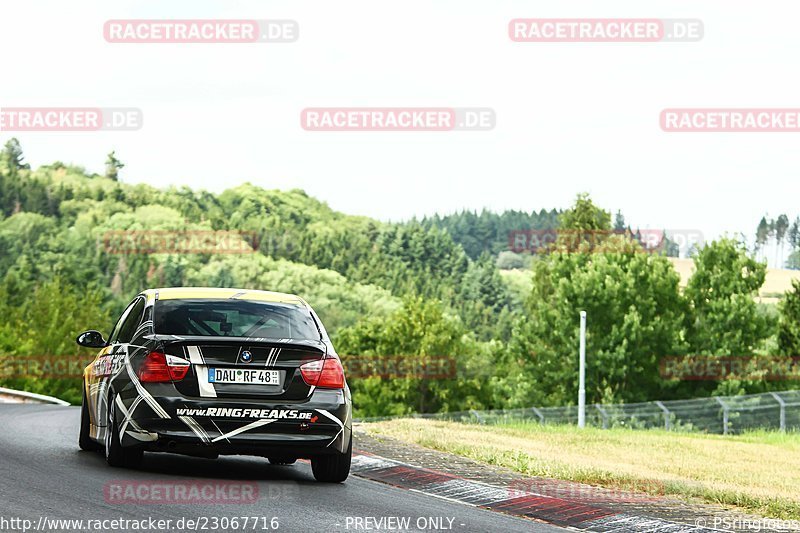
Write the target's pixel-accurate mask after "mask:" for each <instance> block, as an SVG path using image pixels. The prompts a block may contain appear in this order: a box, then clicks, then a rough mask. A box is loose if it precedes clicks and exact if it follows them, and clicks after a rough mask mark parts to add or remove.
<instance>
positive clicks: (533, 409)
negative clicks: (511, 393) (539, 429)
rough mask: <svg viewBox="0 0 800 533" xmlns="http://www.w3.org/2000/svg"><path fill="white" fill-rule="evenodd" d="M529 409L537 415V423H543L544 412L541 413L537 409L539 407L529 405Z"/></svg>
mask: <svg viewBox="0 0 800 533" xmlns="http://www.w3.org/2000/svg"><path fill="white" fill-rule="evenodd" d="M531 411H533V413H534V414H535V415H536V416H538V417H539V423H540V424H544V414H542V412H541V411H540V410H539V408H538V407H531Z"/></svg>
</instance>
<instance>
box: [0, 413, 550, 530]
mask: <svg viewBox="0 0 800 533" xmlns="http://www.w3.org/2000/svg"><path fill="white" fill-rule="evenodd" d="M79 417H80V409H79V408H78V407H60V406H50V405H31V404H25V405H23V404H0V531H22V526H24V525H25V523H24V522H22V520H30V521H31V522H30V523H29V524H28V526H29V527H30V528H32V529H31V530H35V529H33V528H35V527H37V526H40V529H39V531H83V530H85V531H98V530H97V529H89V526H92V525H101V526H108V529H100V531H106V530H107V531H112V530H124V529H122V528H119V527H118V528H116V529H112V526H113V524H112V523H110V522H106V523H105V524H89V523H86V522H85V523H84V527H83V528H80V527H79V526H78V525H77V524H75V523H73V524H72V525H69V524H63V526H64V527H62V528H58V524H53V523H52V522H51V521H52V520H54V519H56V520H70V519H74V520H113V519H127V520H147V519H148V518H151V517H152V518H153V519H155V520H158V519H161V520H171V521H172V522H171V524H170V528H169V529H165V530H166V531H186V530H194V528H193V527H190V526H191V525H189V524H186V522H185V521H186V520H198V519H199V520H198V523H197V529H198V530H201V531H202V530H203V526H205V527H206V528H207V529H206V530H207V531H223V530H224V531H271V530H272V529H264V527H265V526H266V527H267V528H271V527H272V525H274V524H275V523H276V522H273V521H272V519H273V518H276V519H277V525H278V531H292V532H294V531H298V532H305V531H321V532H326V533H335V532H338V531H455V532H473V531H474V532H492V533H494V532H497V533H500V532H503V533H505V532H509V533H511V532H523V531H524V532H532V531H533V532H539V531H542V532H545V531H546V532H551V531H565V530H564V529H561V528H558V527H554V526H549V525H545V524H540V523H537V522H533V521H529V520H524V519H520V518H513V517H510V516H506V515H503V514H499V513H495V512H492V511H487V510H483V509H477V508H474V507H470V506H467V505H463V504H459V503H456V502H450V501H447V500H443V499H439V498H434V497H430V496H426V495H424V494H420V493H416V492H413V491H408V490H403V489H398V488H394V487H391V486H388V485H384V484H381V483H377V482H373V481H368V480H365V479H361V478H358V477H355V476H351V477H350V478H349V479H348V480H347V481H346V482H345V483H344V484H339V485H329V484H322V483H317V482H316V481H314V478H313V476H312V475H311V467H310V465H308V464H307V463H297V464H295V465H292V466H273V465H270V464H269V463H268V462H267V460H266V459H262V458H256V457H240V456H231V457H221V458H220V459H217V460H210V459H200V458H193V457H184V456H179V455H173V454H145V459H144V462H143V464H142V466H141V467H140V468H139V469H137V470H126V469H116V468H111V467H109V466H108V465H106V463H105V459H104V458H103V457H102V455H101V454H99V453H93V452H82V451H80V450H79V449H78V444H77V433H78V421H79ZM208 480H214V482H234V483H239V482H241V483H244V482H249V481H252V482H255V483H256V484H257V487H258V488H257V493H258V498H257V499H256V500H255V502H254V503H249V504H248V503H235V504H233V503H211V504H209V503H207V502H204V503H169V504H165V503H150V502H148V501H141V499H136V498H134V499H135V500H136V501H134V502H133V503H131V502H126V503H117V502H109V501H107V495H109V494H110V493H109V492H108V491H109V490H110V489H109V486H110V485H109V484H113V485H116V486H119V485H120V484H123V485H124V484H126V483H128V482H147V483H148V484H151V485H152V484H153V483H156V484H159V485H160V484H169V483H186V482H195V481H196V482H201V483H202V482H206V481H208ZM126 486H127V485H126ZM250 486H251V487H252V485H250ZM104 487H105V490H106V491H105V492H104ZM45 517H46V518H45ZM223 517H225V518H227V519H230V518H232V517H259V520H258V522H257V525H256V528H255V529H253V526H254V523H255V520H254V518H249V519H248V520H249V521H248V523H247V524H245V523H244V521H243V518H240V521H239V524H238V525H237V526H236V527H232V525H233V524H232V523H229V524H223V522H222V521H218V522H216V525H217V527H216V528H212V526H213V525H215V523H214V520H215V519H217V520H218V519H220V518H223ZM262 517H263V518H262ZM12 519H16V520H18V521H17V522H13V521H11V520H12ZM180 519H183V520H184V523H183V524H182V525H183V527H182V528H179V527H177V526H178V521H179V520H180ZM398 519H399V520H402V519H409V525H410V527H409V528H408V529H401V528H398V527H397V523H398V522H393V520H398ZM40 520H41V522H40ZM381 520H382V521H381ZM48 523H49V524H50V525H49V527H48V525H47V524H48ZM400 523H402V522H400ZM439 523H441V525H438V524H439ZM128 525H129V528H128V530H134V529H132V528H133V527H136V524H135V523H129V524H128ZM162 525H165V524H162ZM222 525H227V526H228V527H227V528H222V527H221V526H222ZM156 526H158V524H156ZM393 526H394V527H393ZM139 531H157V529H139Z"/></svg>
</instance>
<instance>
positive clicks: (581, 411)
mask: <svg viewBox="0 0 800 533" xmlns="http://www.w3.org/2000/svg"><path fill="white" fill-rule="evenodd" d="M579 372H580V373H579V375H578V427H579V428H582V427H586V311H581V343H580V370H579Z"/></svg>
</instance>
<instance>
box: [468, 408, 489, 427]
mask: <svg viewBox="0 0 800 533" xmlns="http://www.w3.org/2000/svg"><path fill="white" fill-rule="evenodd" d="M469 414H471V415H472V416H474V417H475V418H477V419H478V424H484V423H485V422H484V421H483V417H482V416H481V415H480V413H479V412H478V411H476V410H475V409H470V410H469Z"/></svg>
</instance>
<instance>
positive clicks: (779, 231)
mask: <svg viewBox="0 0 800 533" xmlns="http://www.w3.org/2000/svg"><path fill="white" fill-rule="evenodd" d="M788 230H789V217H787V216H786V215H780V216H779V217H778V218H777V219H776V220H775V241H776V242H777V243H778V249H777V250H776V251H775V254H776V255H777V254H778V253H779V252H780V255H778V257H776V259H775V265H776V267H777V268H780V267H781V266H782V264H783V239H784V238H785V237H786V232H787V231H788Z"/></svg>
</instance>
